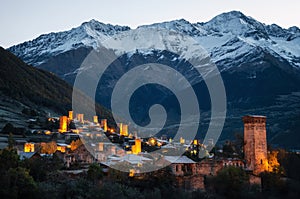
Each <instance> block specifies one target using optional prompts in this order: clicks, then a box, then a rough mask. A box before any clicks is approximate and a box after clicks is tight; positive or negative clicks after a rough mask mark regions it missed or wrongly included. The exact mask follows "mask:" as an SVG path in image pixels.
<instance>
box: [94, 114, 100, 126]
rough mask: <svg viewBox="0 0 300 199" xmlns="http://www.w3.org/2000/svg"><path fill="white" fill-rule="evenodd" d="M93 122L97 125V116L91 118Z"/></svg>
mask: <svg viewBox="0 0 300 199" xmlns="http://www.w3.org/2000/svg"><path fill="white" fill-rule="evenodd" d="M93 120H94V123H95V124H98V122H99V121H98V116H97V115H95V116H94V117H93Z"/></svg>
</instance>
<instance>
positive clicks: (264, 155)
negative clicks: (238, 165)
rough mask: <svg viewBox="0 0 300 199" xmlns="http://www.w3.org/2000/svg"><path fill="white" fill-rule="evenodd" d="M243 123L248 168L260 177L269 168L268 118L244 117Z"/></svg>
mask: <svg viewBox="0 0 300 199" xmlns="http://www.w3.org/2000/svg"><path fill="white" fill-rule="evenodd" d="M243 121H244V154H245V160H246V166H247V168H248V169H250V170H252V171H253V174H255V175H258V174H259V173H261V172H263V171H266V170H267V166H268V151H267V135H266V117H265V116H244V117H243Z"/></svg>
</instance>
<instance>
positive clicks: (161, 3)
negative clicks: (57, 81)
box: [0, 0, 300, 48]
mask: <svg viewBox="0 0 300 199" xmlns="http://www.w3.org/2000/svg"><path fill="white" fill-rule="evenodd" d="M299 9H300V1H298V0H284V1H283V0H186V1H182V0H181V1H177V0H147V1H146V0H107V1H103V0H81V1H76V0H49V1H43V0H19V1H17V0H3V1H1V5H0V27H1V28H0V29H1V31H0V46H3V47H5V48H7V47H9V46H11V45H14V44H18V43H21V42H24V41H27V40H31V39H34V38H35V37H37V36H39V35H40V34H44V33H49V32H56V31H62V30H68V29H70V28H72V27H76V26H79V25H80V24H81V23H82V22H84V21H88V20H90V19H96V20H98V21H101V22H104V23H111V24H119V25H128V26H130V27H132V28H135V27H136V26H138V25H143V24H150V23H155V22H162V21H170V20H173V19H180V18H184V19H186V20H188V21H190V22H206V21H208V20H210V19H211V18H212V17H214V16H216V15H218V14H220V13H223V12H228V11H231V10H239V11H242V12H243V13H244V14H246V15H247V16H252V17H253V18H255V19H257V20H259V21H261V22H263V23H266V24H271V23H276V24H278V25H280V26H282V27H284V28H288V27H290V26H298V27H299V26H300V11H299Z"/></svg>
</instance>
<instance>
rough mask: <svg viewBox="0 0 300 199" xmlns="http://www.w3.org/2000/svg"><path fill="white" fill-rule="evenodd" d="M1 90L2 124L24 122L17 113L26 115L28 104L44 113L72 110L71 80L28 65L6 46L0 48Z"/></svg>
mask: <svg viewBox="0 0 300 199" xmlns="http://www.w3.org/2000/svg"><path fill="white" fill-rule="evenodd" d="M0 92H1V99H2V100H1V107H0V109H1V116H2V118H1V119H2V120H1V123H2V125H3V124H4V123H5V122H12V123H14V122H17V124H18V122H21V121H16V120H17V119H16V118H15V117H18V116H19V117H20V118H22V119H24V115H22V110H23V109H24V108H30V109H33V110H36V111H38V112H40V113H41V114H46V112H52V113H56V114H66V113H67V111H68V110H71V105H72V87H71V86H70V85H69V84H67V83H66V82H65V81H63V80H61V79H60V78H58V77H57V76H56V75H54V74H51V73H49V72H47V71H43V70H40V69H37V68H34V67H32V66H28V65H26V64H25V63H24V62H23V61H21V60H20V59H19V58H17V57H16V56H15V55H13V54H12V53H10V52H8V51H6V50H5V49H3V48H0ZM79 95H80V96H81V97H82V99H83V100H90V99H89V98H87V97H85V96H84V95H82V94H81V93H79ZM96 110H97V111H98V113H99V114H101V115H102V116H103V117H108V118H110V115H109V112H108V111H106V110H105V109H104V108H102V107H100V106H99V105H97V106H96ZM9 116H12V117H9ZM15 119H16V120H15ZM23 122H24V121H23Z"/></svg>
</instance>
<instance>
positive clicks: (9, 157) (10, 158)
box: [0, 149, 19, 173]
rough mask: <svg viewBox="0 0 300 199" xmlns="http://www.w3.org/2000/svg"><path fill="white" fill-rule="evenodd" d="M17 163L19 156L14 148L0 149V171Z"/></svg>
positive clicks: (14, 166) (13, 166)
mask: <svg viewBox="0 0 300 199" xmlns="http://www.w3.org/2000/svg"><path fill="white" fill-rule="evenodd" d="M18 165H19V156H18V154H17V151H16V150H14V149H11V150H10V149H3V150H1V151H0V172H1V173H2V172H3V171H6V170H8V169H9V168H16V167H17V166H18Z"/></svg>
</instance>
